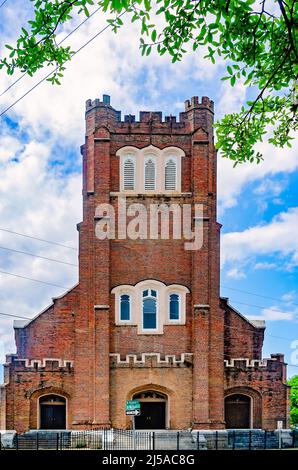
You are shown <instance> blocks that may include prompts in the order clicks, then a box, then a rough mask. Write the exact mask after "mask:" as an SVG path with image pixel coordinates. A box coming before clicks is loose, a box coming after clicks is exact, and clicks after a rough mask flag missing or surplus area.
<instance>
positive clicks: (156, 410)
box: [135, 401, 166, 429]
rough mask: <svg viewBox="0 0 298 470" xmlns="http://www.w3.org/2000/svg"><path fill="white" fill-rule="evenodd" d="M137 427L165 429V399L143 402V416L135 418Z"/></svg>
mask: <svg viewBox="0 0 298 470" xmlns="http://www.w3.org/2000/svg"><path fill="white" fill-rule="evenodd" d="M135 426H136V429H165V427H166V403H165V402H163V401H157V402H154V401H152V402H151V401H143V402H141V416H136V418H135Z"/></svg>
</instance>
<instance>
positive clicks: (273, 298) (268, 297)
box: [0, 227, 298, 308]
mask: <svg viewBox="0 0 298 470" xmlns="http://www.w3.org/2000/svg"><path fill="white" fill-rule="evenodd" d="M0 231H2V232H6V233H11V234H13V235H19V236H21V237H25V238H29V239H32V240H37V241H41V242H44V243H49V244H51V245H57V246H61V247H62V248H67V249H70V250H74V251H76V252H77V251H78V249H77V248H75V247H73V246H69V245H65V244H63V243H59V242H56V241H53V240H47V239H45V238H39V237H35V236H33V235H26V234H24V233H20V232H15V231H14V230H9V229H6V228H2V227H0ZM32 256H33V255H32ZM34 256H37V257H39V255H34ZM75 266H77V265H75ZM220 286H221V287H222V288H224V289H228V290H232V291H235V292H241V293H243V294H248V295H253V296H256V297H260V298H263V299H269V300H275V301H276V302H279V303H284V304H287V305H289V303H290V304H291V305H295V306H297V307H298V304H297V303H295V302H292V301H291V302H287V301H285V300H282V299H278V298H277V297H271V296H269V295H263V294H259V293H258V292H252V291H246V290H242V289H236V288H234V287H230V286H226V285H223V284H221V285H220ZM263 308H266V307H263Z"/></svg>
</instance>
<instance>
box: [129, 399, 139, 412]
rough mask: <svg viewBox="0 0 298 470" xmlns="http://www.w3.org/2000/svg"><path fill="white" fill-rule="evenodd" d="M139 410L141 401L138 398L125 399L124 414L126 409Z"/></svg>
mask: <svg viewBox="0 0 298 470" xmlns="http://www.w3.org/2000/svg"><path fill="white" fill-rule="evenodd" d="M135 410H141V403H140V402H139V401H138V400H127V402H126V414H127V412H128V411H135Z"/></svg>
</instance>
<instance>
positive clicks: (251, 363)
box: [224, 357, 276, 367]
mask: <svg viewBox="0 0 298 470" xmlns="http://www.w3.org/2000/svg"><path fill="white" fill-rule="evenodd" d="M275 360H276V359H275V358H272V359H249V358H247V357H239V358H233V359H230V361H228V360H226V359H225V360H224V365H225V367H237V365H236V364H235V362H236V361H237V362H239V361H241V362H245V367H267V365H268V361H275Z"/></svg>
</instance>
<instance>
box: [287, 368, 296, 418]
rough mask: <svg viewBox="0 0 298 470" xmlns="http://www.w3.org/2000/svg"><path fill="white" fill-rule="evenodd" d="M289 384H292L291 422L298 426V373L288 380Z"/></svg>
mask: <svg viewBox="0 0 298 470" xmlns="http://www.w3.org/2000/svg"><path fill="white" fill-rule="evenodd" d="M288 384H289V385H291V387H292V388H291V412H290V413H291V414H290V416H291V424H292V425H293V426H298V375H294V377H291V379H290V380H288Z"/></svg>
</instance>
